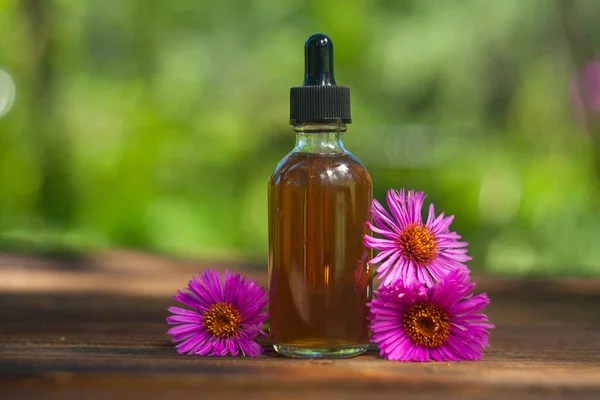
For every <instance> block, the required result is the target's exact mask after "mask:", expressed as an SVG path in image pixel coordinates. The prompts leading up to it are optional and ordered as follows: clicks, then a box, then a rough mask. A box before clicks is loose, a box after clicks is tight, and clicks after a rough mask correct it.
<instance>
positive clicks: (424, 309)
mask: <svg viewBox="0 0 600 400" xmlns="http://www.w3.org/2000/svg"><path fill="white" fill-rule="evenodd" d="M402 325H403V327H404V330H405V331H406V334H407V335H408V336H409V337H410V339H411V340H412V342H413V344H415V345H419V346H427V347H438V346H441V345H443V344H444V343H446V340H447V339H448V335H449V334H450V322H449V318H448V314H446V313H445V312H444V310H442V309H441V308H440V306H438V305H436V304H431V303H427V302H424V301H419V302H416V303H415V304H413V305H412V306H410V308H409V309H408V310H407V311H406V313H405V314H404V320H403V321H402Z"/></svg>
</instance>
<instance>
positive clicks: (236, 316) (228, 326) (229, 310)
mask: <svg viewBox="0 0 600 400" xmlns="http://www.w3.org/2000/svg"><path fill="white" fill-rule="evenodd" d="M241 320H242V318H241V315H240V312H239V311H238V310H237V309H236V308H235V307H234V306H232V305H231V304H228V303H224V302H221V303H216V304H213V305H212V306H210V308H209V309H208V310H207V311H206V312H205V313H204V315H203V316H202V324H203V325H204V329H206V330H207V331H208V332H209V333H210V334H212V335H213V336H217V337H233V336H237V333H238V328H239V326H240V321H241Z"/></svg>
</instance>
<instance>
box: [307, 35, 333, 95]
mask: <svg viewBox="0 0 600 400" xmlns="http://www.w3.org/2000/svg"><path fill="white" fill-rule="evenodd" d="M304 66H305V76H304V83H303V86H309V85H317V86H335V85H336V83H335V77H334V74H333V42H332V41H331V38H330V37H329V36H327V35H325V34H323V33H315V34H314V35H311V36H310V37H309V38H308V39H306V42H305V45H304Z"/></svg>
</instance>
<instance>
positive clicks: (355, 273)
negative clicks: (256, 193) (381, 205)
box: [269, 152, 372, 357]
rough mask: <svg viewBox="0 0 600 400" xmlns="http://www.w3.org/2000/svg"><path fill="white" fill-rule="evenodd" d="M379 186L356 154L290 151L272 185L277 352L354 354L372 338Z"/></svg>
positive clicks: (271, 245) (273, 314)
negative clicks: (372, 224) (373, 209)
mask: <svg viewBox="0 0 600 400" xmlns="http://www.w3.org/2000/svg"><path fill="white" fill-rule="evenodd" d="M371 198H372V184H371V178H370V177H369V175H368V173H367V171H366V170H365V168H364V167H363V166H362V165H361V164H360V163H359V162H358V161H357V160H356V159H355V158H354V157H353V156H352V155H350V154H344V153H338V154H335V153H334V154H317V153H302V152H298V153H291V154H290V155H289V156H288V157H286V158H285V159H284V160H283V161H282V162H281V163H280V164H279V165H278V167H277V169H276V170H275V172H274V173H273V175H272V176H271V179H270V182H269V276H270V282H269V290H270V302H269V308H270V313H269V315H270V318H269V319H270V324H271V328H270V329H271V337H272V340H273V344H274V346H275V349H276V350H277V351H279V352H281V353H284V354H286V355H291V356H298V357H303V356H305V357H348V356H352V355H356V354H359V353H360V352H363V351H364V350H366V347H367V346H368V343H369V330H368V327H367V311H368V309H367V306H366V303H367V302H368V301H369V299H370V296H371V288H372V277H371V276H372V275H371V272H370V270H369V266H368V264H367V261H368V260H369V258H370V251H369V250H368V249H367V248H366V247H365V246H364V244H363V235H364V234H365V233H366V232H368V230H367V227H366V225H365V223H366V221H367V220H368V218H369V206H370V202H371Z"/></svg>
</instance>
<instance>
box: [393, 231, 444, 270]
mask: <svg viewBox="0 0 600 400" xmlns="http://www.w3.org/2000/svg"><path fill="white" fill-rule="evenodd" d="M398 244H399V245H400V248H401V249H402V253H403V254H404V256H405V257H407V258H409V259H411V260H412V261H413V262H414V263H415V264H417V265H418V266H423V265H427V264H429V263H430V262H432V261H433V260H434V259H435V258H436V257H437V252H436V244H435V236H433V232H431V230H429V228H427V227H426V226H423V225H417V224H410V225H407V226H406V227H405V228H404V229H403V230H402V232H401V233H400V236H399V237H398Z"/></svg>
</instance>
